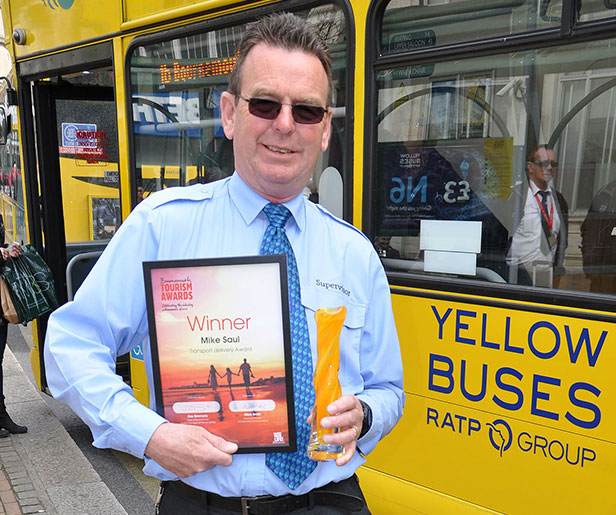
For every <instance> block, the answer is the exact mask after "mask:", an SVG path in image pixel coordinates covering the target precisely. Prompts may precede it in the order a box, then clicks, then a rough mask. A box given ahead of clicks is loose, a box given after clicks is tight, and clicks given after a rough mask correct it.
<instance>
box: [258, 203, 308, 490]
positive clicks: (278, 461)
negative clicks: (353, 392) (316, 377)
mask: <svg viewBox="0 0 616 515" xmlns="http://www.w3.org/2000/svg"><path fill="white" fill-rule="evenodd" d="M263 212H264V213H265V214H266V215H267V218H268V220H269V225H268V226H267V229H266V230H265V234H264V235H263V241H262V242H261V252H260V253H261V254H286V255H287V268H288V270H287V273H288V281H289V318H290V322H291V348H292V358H293V359H292V361H293V390H294V399H295V426H296V429H297V451H296V452H293V453H291V452H284V453H283V452H279V453H269V454H267V455H266V457H265V463H266V464H267V466H268V467H269V468H270V470H271V471H272V472H273V473H274V474H276V475H277V476H278V477H279V478H280V479H281V480H282V481H284V482H285V484H286V485H287V486H288V487H289V488H291V489H292V490H294V489H296V488H297V487H298V486H299V485H301V484H302V483H303V481H304V480H305V479H306V478H307V477H308V476H309V475H310V473H311V472H312V471H313V470H314V469H315V467H316V466H317V465H316V463H315V462H314V461H312V460H311V459H310V458H308V455H307V453H306V446H307V445H308V439H309V437H310V426H309V425H308V424H307V423H306V419H307V418H308V414H309V413H310V410H311V409H312V406H313V404H314V386H313V384H312V353H311V351H310V339H309V337H308V324H307V323H306V313H305V311H304V307H303V306H302V300H301V291H300V286H299V274H298V273H297V263H296V262H295V254H293V249H292V248H291V243H290V242H289V239H288V238H287V233H286V232H285V230H284V226H285V224H286V223H287V220H288V219H289V217H290V216H291V212H290V211H289V210H288V209H287V208H286V207H285V206H283V205H282V204H267V205H266V206H265V207H264V208H263Z"/></svg>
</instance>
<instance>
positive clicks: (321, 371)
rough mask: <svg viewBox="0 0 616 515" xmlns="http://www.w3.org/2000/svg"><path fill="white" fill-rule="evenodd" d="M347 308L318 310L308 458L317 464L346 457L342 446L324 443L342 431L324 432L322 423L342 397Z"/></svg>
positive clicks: (335, 429)
mask: <svg viewBox="0 0 616 515" xmlns="http://www.w3.org/2000/svg"><path fill="white" fill-rule="evenodd" d="M345 317H346V308H345V307H344V306H340V307H338V308H321V309H317V311H316V313H315V314H314V318H315V320H316V322H317V367H316V370H315V371H314V380H313V381H314V392H315V403H314V407H313V408H312V430H311V433H310V440H309V442H308V457H309V458H310V459H312V460H316V461H327V460H335V459H336V458H338V457H340V456H342V455H343V454H344V449H343V447H342V445H331V444H326V443H323V440H322V437H323V435H324V434H331V433H337V432H338V430H339V429H338V428H332V429H324V428H322V427H321V419H322V418H323V417H326V416H328V413H327V406H328V405H329V404H331V403H332V402H334V401H335V400H337V399H338V398H339V397H340V395H342V389H341V388H340V381H339V380H338V370H339V369H340V333H341V331H342V324H343V323H344V318H345Z"/></svg>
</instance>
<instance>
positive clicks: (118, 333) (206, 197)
mask: <svg viewBox="0 0 616 515" xmlns="http://www.w3.org/2000/svg"><path fill="white" fill-rule="evenodd" d="M330 100H331V62H330V57H329V53H328V51H327V49H326V48H325V46H324V45H323V44H322V43H321V42H320V40H319V39H318V37H317V36H316V35H315V34H314V33H313V31H312V29H311V28H310V27H309V26H308V25H307V24H306V23H305V22H304V21H303V20H301V19H300V18H297V17H295V16H293V15H289V14H283V15H274V16H271V17H267V18H265V19H263V20H261V21H260V22H257V23H256V24H255V25H253V26H252V27H251V28H250V29H249V30H248V31H247V32H246V34H245V36H244V38H243V40H242V43H240V49H239V58H238V63H237V65H236V67H235V69H234V71H233V74H232V76H231V78H230V83H229V91H228V92H225V93H223V95H222V98H221V114H222V121H223V128H224V131H225V135H226V136H227V137H228V138H229V139H232V140H233V142H234V157H235V167H236V172H235V173H234V174H233V175H232V176H231V177H229V178H226V179H223V180H221V181H217V182H214V183H210V184H205V185H195V186H191V187H187V188H171V189H167V190H164V191H161V192H159V193H156V194H154V195H150V196H149V197H147V198H146V199H145V200H143V201H142V202H141V203H140V204H139V205H138V206H137V207H136V208H135V210H134V211H133V213H131V215H130V216H129V217H128V218H127V219H126V221H125V222H124V223H123V224H122V226H121V227H120V229H119V230H118V232H117V233H116V235H115V236H114V237H113V238H112V240H111V242H110V243H109V245H108V247H107V249H106V250H105V252H104V253H103V254H102V256H101V257H100V259H99V260H98V262H97V264H96V266H95V267H94V269H93V270H92V272H91V273H90V275H89V276H88V278H87V279H86V281H85V282H84V283H83V285H82V286H81V287H80V289H79V291H78V292H77V294H76V296H75V300H74V301H73V302H70V303H68V304H66V305H64V306H62V307H61V308H60V309H58V310H57V311H56V312H55V313H53V314H52V316H51V317H50V319H49V324H48V330H47V339H46V344H45V364H46V370H47V380H48V384H49V387H50V389H51V391H52V393H53V395H54V396H55V397H57V398H59V399H60V400H62V401H64V402H66V403H68V404H69V405H70V406H71V407H72V408H73V410H74V411H75V412H76V413H77V414H78V415H79V416H80V417H82V418H83V420H84V421H85V422H86V423H87V424H88V425H89V427H90V429H91V430H92V433H93V436H94V445H95V446H97V447H101V448H114V449H118V450H120V451H124V452H128V453H131V454H133V455H135V456H138V457H145V461H146V465H145V468H144V471H145V473H146V474H148V475H151V476H154V477H157V478H159V479H161V480H163V481H164V482H167V483H163V484H164V485H165V491H164V495H163V500H162V503H161V505H160V513H209V511H208V510H209V509H210V508H212V507H213V508H215V509H217V510H218V511H216V513H237V512H242V509H245V508H246V503H247V502H250V505H249V506H250V507H249V508H248V509H247V511H245V513H262V512H263V511H262V508H263V506H265V507H266V508H267V512H268V513H291V512H292V513H303V512H306V513H307V510H308V509H311V508H313V507H314V510H315V511H314V512H316V513H346V511H345V510H349V509H351V510H353V511H357V512H359V513H369V511H368V510H367V508H366V507H365V504H364V503H363V496H362V495H361V490H359V487H358V485H357V481H356V479H355V476H354V472H355V470H356V469H357V468H358V467H359V466H360V465H361V464H362V463H364V461H365V460H364V458H363V456H362V455H365V454H367V453H369V452H370V451H372V450H373V449H374V447H375V446H376V444H377V443H378V441H379V440H380V439H381V438H383V437H384V436H385V435H386V434H387V433H389V432H390V431H391V429H392V428H393V427H394V425H395V424H396V423H397V421H398V420H399V418H400V417H401V415H402V408H403V404H404V393H403V389H402V386H403V385H402V365H401V358H400V348H399V343H398V337H397V334H396V329H395V325H394V320H393V314H392V308H391V298H390V292H389V285H388V282H387V279H386V276H385V273H384V271H383V267H382V265H381V263H380V260H379V258H378V256H377V254H376V252H375V251H374V249H373V247H372V245H371V242H370V241H369V240H368V239H367V238H365V237H364V235H363V234H362V233H361V232H359V231H358V230H357V229H355V228H354V227H352V226H351V225H349V224H347V223H346V222H344V221H342V220H340V219H338V218H336V217H334V216H333V215H331V214H330V213H329V212H328V211H326V210H325V209H323V208H322V207H320V206H318V205H316V204H313V203H312V202H309V201H308V200H307V199H305V198H304V196H303V195H302V190H303V188H304V186H305V185H306V183H307V181H308V179H309V177H310V176H311V174H312V171H313V169H314V166H315V164H316V161H317V158H318V156H319V154H320V152H322V151H325V150H326V149H327V145H328V141H329V135H330V121H331V115H332V109H331V107H330V105H331V102H330ZM322 106H325V107H322ZM268 203H274V204H284V206H286V208H287V209H288V210H289V211H290V212H291V217H290V218H289V220H288V221H287V223H286V226H285V230H286V235H287V237H288V239H289V241H290V243H291V247H292V250H293V253H294V255H295V259H296V261H297V269H298V272H299V280H300V285H301V302H302V305H303V307H304V309H305V312H306V318H307V323H308V333H309V336H310V346H311V350H312V360H313V367H314V364H315V363H316V357H317V352H316V326H315V320H314V312H315V311H316V309H318V308H322V307H334V306H341V305H344V306H346V308H347V316H346V319H345V323H344V327H343V330H342V334H341V337H340V376H339V377H340V383H341V386H342V393H343V395H342V397H340V399H338V400H337V401H335V402H334V403H332V404H330V405H329V407H328V413H329V414H330V416H328V417H325V418H323V419H322V422H321V424H322V426H323V427H336V428H340V431H339V432H337V433H335V434H331V435H328V436H327V437H325V438H326V439H327V443H332V444H339V445H342V446H344V450H345V452H344V455H343V456H341V457H340V458H338V459H337V460H336V461H330V462H319V463H318V465H317V466H316V469H315V470H314V471H313V472H312V473H311V474H310V475H309V476H308V477H307V478H306V479H305V480H304V481H303V482H302V483H301V484H300V485H299V486H298V487H297V488H294V489H291V488H290V487H289V486H287V484H285V483H284V482H283V481H282V480H281V479H279V478H278V476H277V475H276V474H274V473H273V472H272V471H271V470H270V469H269V468H268V467H267V466H266V455H265V454H242V455H234V453H235V452H236V450H237V445H236V444H234V443H231V442H228V441H226V440H224V439H223V438H220V437H217V436H214V435H212V434H211V433H209V432H208V431H206V429H204V428H203V427H200V426H195V425H183V424H173V423H169V422H166V421H165V419H163V418H162V417H161V416H159V415H158V414H157V413H156V412H155V411H154V410H153V409H149V408H147V407H145V406H143V405H141V404H140V403H139V402H137V401H136V400H135V399H134V397H133V396H132V393H131V390H130V387H129V386H127V385H126V384H125V383H124V382H123V381H122V379H121V378H120V377H119V376H117V375H115V359H116V356H117V355H120V354H124V353H127V352H129V351H130V350H131V349H132V348H134V347H135V346H136V345H138V344H139V343H140V342H143V346H144V354H145V356H146V368H147V370H148V377H149V378H150V382H151V376H152V374H151V372H152V362H151V355H150V348H149V340H148V323H147V315H146V301H145V293H144V283H143V272H142V262H144V261H154V260H172V259H185V258H213V257H217V258H220V257H230V256H245V255H256V254H258V253H259V249H260V245H261V240H262V239H263V235H264V233H265V230H266V228H267V226H268V219H267V217H266V215H265V214H264V213H263V208H264V207H265V206H266V205H267V204H268ZM150 391H153V388H150ZM151 407H152V408H154V407H155V406H154V400H153V399H152V400H151ZM358 451H359V452H358ZM180 478H181V481H178V479H180ZM203 492H209V494H207V495H206V494H203ZM332 492H333V493H334V494H333V495H330V494H332ZM256 496H274V497H265V498H263V499H259V500H257V501H253V500H250V501H246V500H245V499H238V498H240V497H241V498H246V497H256ZM356 501H359V505H358V504H357V502H356ZM315 505H316V506H315ZM311 513H313V512H311Z"/></svg>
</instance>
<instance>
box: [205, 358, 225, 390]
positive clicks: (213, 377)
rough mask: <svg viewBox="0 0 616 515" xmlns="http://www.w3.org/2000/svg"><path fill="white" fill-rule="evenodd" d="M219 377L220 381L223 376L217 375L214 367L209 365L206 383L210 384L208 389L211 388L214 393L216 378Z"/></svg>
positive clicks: (216, 387) (216, 385)
mask: <svg viewBox="0 0 616 515" xmlns="http://www.w3.org/2000/svg"><path fill="white" fill-rule="evenodd" d="M219 377H220V378H221V379H222V378H223V377H224V376H221V375H220V374H219V373H218V371H217V370H216V367H214V365H210V373H209V375H208V379H207V381H208V383H209V384H210V387H211V388H212V390H213V391H215V392H216V391H217V390H218V378H219Z"/></svg>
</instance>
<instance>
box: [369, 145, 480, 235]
mask: <svg viewBox="0 0 616 515" xmlns="http://www.w3.org/2000/svg"><path fill="white" fill-rule="evenodd" d="M378 169H379V170H380V171H381V180H380V184H379V191H378V202H377V206H378V207H377V232H378V233H379V234H389V235H417V234H418V231H419V223H420V220H482V219H484V217H486V216H490V214H491V213H490V211H489V209H488V208H487V207H486V206H485V204H484V203H483V202H482V200H481V195H482V190H483V189H485V186H486V183H487V176H486V173H485V172H486V166H485V156H484V152H483V141H482V140H480V141H475V142H469V143H468V144H465V143H458V142H456V143H453V144H452V143H448V142H439V144H438V145H437V144H436V142H433V143H432V144H430V143H429V142H387V143H380V144H379V146H378Z"/></svg>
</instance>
